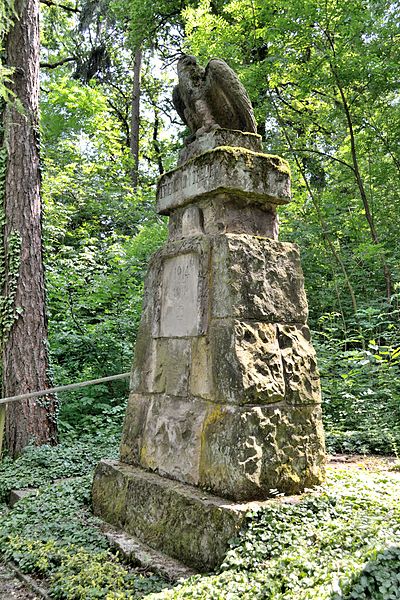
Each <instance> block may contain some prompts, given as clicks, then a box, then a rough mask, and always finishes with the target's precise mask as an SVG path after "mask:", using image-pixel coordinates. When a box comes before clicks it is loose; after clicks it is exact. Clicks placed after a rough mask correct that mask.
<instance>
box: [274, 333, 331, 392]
mask: <svg viewBox="0 0 400 600" xmlns="http://www.w3.org/2000/svg"><path fill="white" fill-rule="evenodd" d="M278 339H279V347H280V350H281V355H282V363H283V370H284V376H285V382H286V401H287V402H288V403H289V404H313V403H318V402H321V386H320V379H319V373H318V369H317V361H316V356H315V350H314V348H313V346H312V344H311V342H310V331H309V329H308V327H307V326H306V325H300V326H297V325H278Z"/></svg>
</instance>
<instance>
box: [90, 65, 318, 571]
mask: <svg viewBox="0 0 400 600" xmlns="http://www.w3.org/2000/svg"><path fill="white" fill-rule="evenodd" d="M178 73H179V85H178V86H177V88H176V89H175V91H174V103H175V106H176V108H177V111H178V112H179V114H180V115H181V117H182V118H183V120H184V122H185V123H186V124H187V125H188V127H189V128H190V129H191V134H192V135H191V137H190V138H189V141H188V144H187V145H186V147H185V148H184V149H183V151H182V152H181V155H180V159H179V162H178V166H177V168H176V169H174V170H172V171H170V172H168V173H165V174H164V175H163V176H162V177H161V178H160V180H159V183H158V189H157V210H158V212H159V213H160V214H163V215H169V239H168V242H167V243H166V244H165V246H164V247H163V248H162V249H161V250H159V251H158V252H157V253H156V254H155V255H154V256H153V257H152V259H151V262H150V266H149V272H148V275H147V280H146V285H145V297H144V303H143V314H142V319H141V323H140V328H139V332H138V336H137V343H136V350H135V359H134V364H133V369H132V377H131V385H130V389H131V392H130V396H129V402H128V407H127V412H126V417H125V424H124V429H123V435H122V442H121V448H120V461H105V460H104V461H102V462H101V463H100V464H99V465H98V467H97V470H96V474H95V477H94V484H93V504H94V510H95V512H96V514H98V515H100V516H101V517H102V518H104V519H105V520H106V521H107V522H108V523H111V524H113V525H115V526H117V527H118V528H121V529H123V530H124V531H126V532H128V533H129V534H131V535H133V536H136V537H137V538H139V539H140V540H142V541H144V542H145V543H147V544H148V545H149V546H150V547H152V548H155V549H158V550H161V551H163V552H165V553H166V554H168V555H170V556H172V557H174V558H177V559H179V560H181V561H182V562H183V563H185V564H186V565H189V566H192V567H194V568H196V569H199V570H207V569H210V568H212V567H214V566H215V565H216V564H218V562H219V561H221V560H222V558H223V556H224V552H225V551H226V549H227V543H228V540H229V538H230V537H232V536H233V535H234V534H235V531H236V530H237V529H238V528H239V527H240V525H241V524H242V522H243V519H244V516H245V514H246V512H248V510H249V503H250V505H251V503H252V502H254V501H258V502H259V501H265V500H266V499H267V498H269V497H270V496H271V495H273V494H274V493H276V491H279V492H282V493H285V494H296V493H298V492H301V491H302V490H304V488H305V487H310V486H312V485H315V484H319V483H320V482H321V481H322V479H323V474H324V462H325V452H324V441H323V431H322V422H321V407H320V402H321V398H320V384H319V376H318V372H317V367H316V361H315V353H314V349H313V347H312V345H311V342H310V334H309V330H308V327H307V300H306V296H305V291H304V283H303V275H302V271H301V266H300V258H299V252H298V249H297V247H296V246H295V245H294V244H290V243H285V242H279V241H278V239H277V237H278V221H277V214H276V208H277V206H279V205H282V204H286V203H287V202H289V201H290V174H289V168H288V165H287V163H286V162H285V161H284V160H282V159H281V158H279V157H277V156H270V155H267V154H263V153H262V146H261V138H260V136H258V135H257V134H256V124H255V121H254V116H253V111H252V107H251V104H250V101H249V99H248V96H247V93H246V91H245V90H244V88H243V86H242V85H241V84H240V83H239V80H238V79H237V77H236V75H235V74H234V72H233V71H232V70H231V69H230V68H229V67H228V65H226V63H224V62H223V61H220V60H212V61H210V63H209V64H208V65H207V67H206V69H202V68H201V67H199V66H198V65H197V63H196V60H195V59H194V58H193V57H190V56H184V57H183V58H182V59H181V60H180V61H179V64H178ZM230 126H231V127H232V128H230ZM240 128H242V129H244V131H240V130H239V129H240Z"/></svg>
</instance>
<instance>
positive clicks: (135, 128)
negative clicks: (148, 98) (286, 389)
mask: <svg viewBox="0 0 400 600" xmlns="http://www.w3.org/2000/svg"><path fill="white" fill-rule="evenodd" d="M141 69H142V50H141V48H140V47H138V48H137V50H136V52H135V58H134V65H133V89H132V108H131V136H130V147H131V154H132V158H133V168H132V185H133V188H134V189H135V190H136V189H137V186H138V175H139V125H140V76H141Z"/></svg>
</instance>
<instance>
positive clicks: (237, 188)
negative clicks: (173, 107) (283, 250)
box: [157, 146, 290, 215]
mask: <svg viewBox="0 0 400 600" xmlns="http://www.w3.org/2000/svg"><path fill="white" fill-rule="evenodd" d="M220 193H228V194H233V195H234V196H243V197H245V198H246V199H247V200H248V201H251V202H252V203H253V204H257V203H258V204H261V205H265V204H267V205H269V204H271V203H273V204H287V203H288V202H289V201H290V175H289V168H288V165H287V163H286V161H284V160H282V159H281V158H279V157H277V156H270V155H267V154H261V153H258V152H252V151H251V150H246V149H244V148H233V147H228V146H220V147H218V148H214V149H212V150H209V151H207V152H205V153H204V154H201V155H200V156H197V157H196V158H193V159H192V160H190V161H189V162H187V163H185V164H184V165H183V166H181V167H178V168H176V169H174V170H173V171H169V172H168V173H165V174H164V175H162V176H161V178H160V180H159V183H158V187H157V211H158V212H159V213H160V214H164V215H168V214H170V212H171V211H172V210H174V209H176V208H178V207H180V206H185V205H186V204H189V203H191V202H193V200H195V199H198V198H201V197H204V196H212V195H215V194H220Z"/></svg>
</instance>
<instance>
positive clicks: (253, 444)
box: [200, 404, 325, 500]
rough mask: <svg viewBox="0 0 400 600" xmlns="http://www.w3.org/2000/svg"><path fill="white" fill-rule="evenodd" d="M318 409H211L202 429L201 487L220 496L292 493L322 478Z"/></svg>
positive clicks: (242, 496)
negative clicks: (274, 491) (278, 492)
mask: <svg viewBox="0 0 400 600" xmlns="http://www.w3.org/2000/svg"><path fill="white" fill-rule="evenodd" d="M324 464H325V452H324V438H323V431H322V424H321V408H320V406H319V405H315V406H307V407H305V406H303V407H301V408H299V407H293V408H288V407H286V406H285V405H283V404H281V405H279V406H275V407H272V406H252V407H246V408H239V407H235V406H229V405H225V406H217V405H216V406H215V408H214V410H213V411H210V412H209V414H208V416H207V421H206V422H205V424H204V427H203V444H202V456H201V467H200V469H201V470H200V485H201V486H202V487H205V488H206V489H209V490H211V491H212V492H214V493H217V494H219V495H221V496H223V497H227V498H233V499H235V500H242V499H249V498H251V499H253V500H256V499H265V498H266V497H268V496H269V495H270V494H271V490H273V489H277V490H279V491H281V492H285V493H287V494H295V493H299V492H300V491H302V490H303V489H304V488H305V487H311V486H313V485H316V484H320V483H321V482H322V480H323V478H324Z"/></svg>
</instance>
